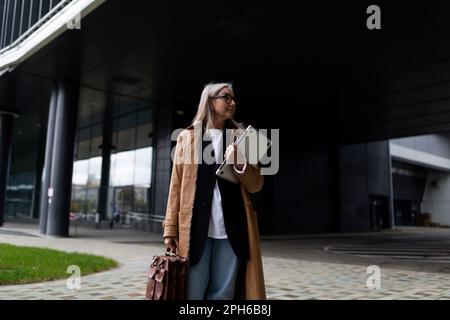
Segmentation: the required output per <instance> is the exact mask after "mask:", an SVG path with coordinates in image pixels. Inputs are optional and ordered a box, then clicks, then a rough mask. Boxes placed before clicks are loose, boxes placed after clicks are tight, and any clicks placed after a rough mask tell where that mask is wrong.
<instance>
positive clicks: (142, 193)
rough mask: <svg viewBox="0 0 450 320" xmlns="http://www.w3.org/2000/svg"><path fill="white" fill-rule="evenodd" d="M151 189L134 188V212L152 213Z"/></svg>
mask: <svg viewBox="0 0 450 320" xmlns="http://www.w3.org/2000/svg"><path fill="white" fill-rule="evenodd" d="M149 199H150V188H143V187H135V188H134V207H133V211H134V212H149V211H150V201H149Z"/></svg>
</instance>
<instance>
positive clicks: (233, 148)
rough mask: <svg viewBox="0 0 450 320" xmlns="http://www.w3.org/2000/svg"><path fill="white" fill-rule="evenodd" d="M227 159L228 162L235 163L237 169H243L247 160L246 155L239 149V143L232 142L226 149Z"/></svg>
mask: <svg viewBox="0 0 450 320" xmlns="http://www.w3.org/2000/svg"><path fill="white" fill-rule="evenodd" d="M224 157H225V159H226V160H227V163H233V164H234V166H235V167H236V169H238V170H239V171H242V169H244V165H245V163H246V162H247V159H245V156H244V155H243V154H242V152H241V151H240V150H238V148H237V145H236V144H234V143H232V144H230V145H229V146H228V147H227V150H226V151H225V156H224Z"/></svg>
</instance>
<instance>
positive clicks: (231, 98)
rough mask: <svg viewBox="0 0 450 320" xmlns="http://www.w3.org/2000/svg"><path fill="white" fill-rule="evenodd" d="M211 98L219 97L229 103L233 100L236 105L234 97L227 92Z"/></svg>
mask: <svg viewBox="0 0 450 320" xmlns="http://www.w3.org/2000/svg"><path fill="white" fill-rule="evenodd" d="M211 98H212V99H218V98H221V99H223V100H224V101H225V103H226V104H231V101H234V103H235V104H236V105H237V101H236V99H235V98H234V97H233V96H231V95H229V94H228V93H224V94H223V95H220V96H215V97H211Z"/></svg>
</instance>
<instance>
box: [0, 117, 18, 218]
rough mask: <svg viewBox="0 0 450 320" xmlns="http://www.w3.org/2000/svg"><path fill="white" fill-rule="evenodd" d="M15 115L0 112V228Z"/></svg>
mask: <svg viewBox="0 0 450 320" xmlns="http://www.w3.org/2000/svg"><path fill="white" fill-rule="evenodd" d="M16 117H17V114H15V113H12V112H8V111H0V227H1V226H3V222H4V214H5V202H6V188H7V185H8V174H9V164H10V158H11V140H12V134H13V124H14V118H16Z"/></svg>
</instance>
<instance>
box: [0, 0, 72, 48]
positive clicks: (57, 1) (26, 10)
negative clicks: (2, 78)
mask: <svg viewBox="0 0 450 320" xmlns="http://www.w3.org/2000/svg"><path fill="white" fill-rule="evenodd" d="M72 1H73V0H0V54H1V53H2V52H4V51H6V50H8V49H9V48H10V47H13V46H15V45H17V44H19V43H20V42H22V41H24V40H25V39H26V38H28V37H29V36H30V35H31V34H32V33H33V32H35V31H36V30H37V29H39V27H41V26H42V25H43V24H44V23H45V22H47V21H48V20H49V19H50V18H51V17H53V16H54V15H55V14H56V13H58V12H59V11H60V10H61V9H62V8H64V7H65V6H66V5H68V4H69V3H70V2H72Z"/></svg>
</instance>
